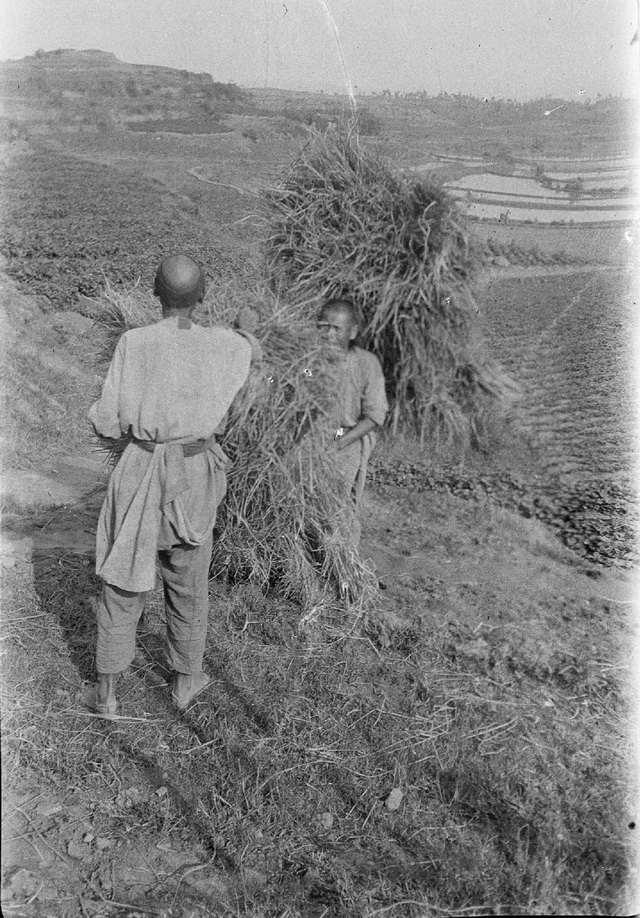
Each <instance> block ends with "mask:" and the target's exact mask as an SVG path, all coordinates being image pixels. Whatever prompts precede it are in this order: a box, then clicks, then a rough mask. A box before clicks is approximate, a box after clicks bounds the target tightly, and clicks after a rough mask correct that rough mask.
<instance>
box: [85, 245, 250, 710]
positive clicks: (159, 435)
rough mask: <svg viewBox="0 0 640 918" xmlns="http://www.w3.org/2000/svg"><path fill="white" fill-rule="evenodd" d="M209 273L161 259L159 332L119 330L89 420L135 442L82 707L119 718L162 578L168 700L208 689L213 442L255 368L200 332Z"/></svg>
mask: <svg viewBox="0 0 640 918" xmlns="http://www.w3.org/2000/svg"><path fill="white" fill-rule="evenodd" d="M204 287H205V285H204V274H203V273H202V270H201V269H200V267H199V266H198V265H197V264H196V263H195V262H194V261H193V260H192V259H191V258H189V257H188V256H186V255H181V254H180V255H171V256H169V257H167V258H165V259H164V260H163V261H162V262H161V264H160V266H159V268H158V271H157V274H156V279H155V285H154V294H155V296H156V297H158V299H159V300H160V304H161V306H162V319H161V320H160V321H159V322H157V323H156V324H155V325H150V326H146V327H143V328H135V329H131V330H130V331H127V332H125V333H124V334H123V336H122V337H121V339H120V341H119V342H118V345H117V347H116V350H115V353H114V355H113V359H112V361H111V365H110V367H109V371H108V373H107V377H106V380H105V383H104V386H103V389H102V394H101V396H100V398H99V399H98V401H97V402H95V404H94V405H93V406H92V407H91V409H90V412H89V418H90V420H91V422H92V424H93V427H94V430H95V432H96V433H97V434H98V435H99V436H102V437H110V438H117V437H122V436H130V437H131V438H132V440H131V442H130V443H129V444H128V446H127V447H126V449H125V451H124V453H123V455H122V458H121V459H120V461H119V463H118V465H117V466H116V468H115V469H114V471H113V474H112V476H111V479H110V481H109V487H108V491H107V496H106V498H105V501H104V504H103V507H102V511H101V514H100V519H99V522H98V532H97V548H96V573H97V574H98V576H99V577H100V578H102V580H103V581H104V584H103V589H102V596H101V600H100V603H99V607H98V614H97V617H98V641H97V652H96V669H97V671H98V681H97V684H96V685H94V686H91V687H90V689H89V690H88V692H87V695H86V697H85V701H86V703H87V705H88V706H89V707H90V708H91V709H92V710H93V711H95V712H96V713H98V714H102V715H105V716H111V715H114V714H115V713H116V711H117V699H116V680H117V675H118V673H120V672H123V671H124V670H126V669H127V668H128V667H129V665H130V664H131V662H132V661H133V658H134V654H135V638H136V628H137V625H138V621H139V619H140V616H141V614H142V611H143V609H144V604H145V598H146V595H145V594H146V593H147V592H148V591H149V590H152V589H153V588H154V586H155V581H156V559H159V561H160V569H161V573H162V579H163V583H164V599H165V612H166V626H167V643H168V652H169V663H170V665H171V667H172V669H173V670H174V672H175V676H174V681H173V692H172V697H173V700H174V703H175V705H176V707H177V708H178V709H179V710H184V709H186V707H187V706H188V705H189V704H190V703H191V701H193V699H194V698H195V697H196V696H197V695H199V694H200V692H202V691H203V690H204V689H205V688H206V687H207V684H208V683H209V677H208V676H207V675H206V673H204V672H203V669H202V660H203V654H204V647H205V639H206V633H207V617H208V611H209V599H208V571H209V563H210V559H211V548H212V533H213V527H214V524H215V519H216V512H217V508H218V506H219V504H220V501H221V500H222V498H223V497H224V495H225V492H226V475H225V465H226V463H227V457H226V456H225V454H224V453H223V451H222V449H221V448H220V446H219V445H218V444H217V442H216V438H215V432H216V429H217V428H219V427H220V425H221V422H222V421H223V419H224V417H225V415H226V413H227V411H228V409H229V407H230V405H231V403H232V401H233V399H234V397H235V395H236V394H237V392H238V391H239V390H240V388H241V387H242V386H243V384H244V383H245V381H246V379H247V377H248V373H249V363H250V358H251V346H250V344H249V343H248V341H247V340H245V338H244V337H242V336H241V335H239V334H237V333H236V332H234V331H231V330H229V329H225V328H218V327H213V328H203V327H200V326H198V325H194V324H193V322H192V315H193V312H194V309H195V307H196V305H197V304H198V303H200V302H202V300H203V298H204Z"/></svg>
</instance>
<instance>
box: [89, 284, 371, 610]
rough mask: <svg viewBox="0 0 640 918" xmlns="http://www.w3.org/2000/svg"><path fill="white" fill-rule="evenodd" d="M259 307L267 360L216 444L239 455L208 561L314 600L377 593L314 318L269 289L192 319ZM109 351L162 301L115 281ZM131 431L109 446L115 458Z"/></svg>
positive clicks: (214, 305)
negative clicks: (359, 543) (122, 288)
mask: <svg viewBox="0 0 640 918" xmlns="http://www.w3.org/2000/svg"><path fill="white" fill-rule="evenodd" d="M241 305H244V306H245V307H246V306H247V305H249V306H251V307H252V308H253V311H254V313H258V325H257V328H256V330H255V333H256V335H257V336H258V338H259V340H260V343H261V346H262V350H263V359H262V363H261V364H260V365H259V366H254V367H253V369H252V373H251V378H250V380H249V383H248V384H247V385H246V386H245V388H244V389H243V390H242V391H241V392H240V393H239V395H238V397H237V398H236V399H235V401H234V403H233V405H232V407H231V409H230V412H229V416H228V423H227V426H226V431H225V433H224V435H223V436H222V437H221V438H220V443H221V446H222V448H223V449H224V451H225V452H226V453H227V455H228V456H229V457H230V458H231V459H232V460H233V465H232V466H231V468H230V470H229V473H228V483H229V487H228V493H227V497H226V499H225V502H224V504H223V506H222V508H221V510H220V513H219V517H218V522H217V524H216V532H215V538H214V552H213V559H212V571H213V573H214V575H217V576H224V577H227V578H229V579H232V580H234V579H242V580H246V581H249V582H251V583H254V584H256V585H257V586H258V587H260V589H262V590H266V589H268V588H269V587H274V586H276V587H278V588H279V589H280V590H281V591H282V592H283V593H284V594H285V595H287V596H290V597H292V598H295V599H297V600H299V601H301V602H302V603H303V604H304V605H305V606H307V607H311V606H314V605H317V604H319V603H321V602H327V601H330V600H331V599H332V598H333V597H337V596H341V597H343V598H344V597H346V598H348V599H349V600H351V602H352V603H356V602H360V601H362V600H364V599H365V598H366V597H367V596H370V595H373V593H374V592H375V590H376V583H375V579H374V577H373V574H372V572H371V571H370V570H369V569H368V568H367V567H366V566H365V565H363V563H362V562H361V561H360V559H359V557H358V553H357V551H355V550H354V548H353V546H352V541H351V538H350V533H351V531H352V526H353V508H352V506H351V504H350V502H349V501H348V500H345V499H344V495H343V491H344V489H343V487H342V482H341V480H340V477H339V475H338V473H337V472H336V470H335V463H334V460H333V455H332V453H333V444H332V440H331V436H330V430H329V426H328V423H327V422H326V418H327V415H328V413H329V411H330V409H331V407H332V406H334V405H335V397H336V396H335V391H334V390H335V383H334V379H335V375H336V374H335V372H334V363H333V361H334V359H335V358H333V357H332V355H331V354H327V353H326V351H323V350H321V348H320V346H319V342H318V337H317V333H316V330H315V327H314V326H313V324H311V323H310V322H308V321H307V320H305V319H304V317H302V316H301V315H300V313H299V311H298V312H296V313H295V314H291V313H290V311H288V310H287V309H286V308H283V307H281V306H279V304H278V303H277V302H276V301H275V300H274V298H273V296H272V295H271V294H269V293H268V292H267V291H260V292H256V293H254V294H253V295H250V294H246V293H245V294H244V295H243V296H242V297H240V296H239V294H238V292H237V291H236V292H235V293H234V291H232V290H227V291H222V293H220V291H218V292H217V293H216V294H215V296H214V297H211V296H209V295H208V296H207V298H206V299H205V303H204V305H203V307H202V308H201V309H199V310H198V312H197V313H196V316H195V319H196V321H198V322H200V323H201V324H203V325H211V324H226V325H229V324H232V320H233V317H234V315H235V314H236V313H237V311H238V308H239V306H241ZM92 314H93V317H94V318H95V319H96V321H97V322H98V323H99V324H100V326H101V327H102V328H103V329H104V332H105V334H104V344H103V348H102V357H103V359H104V358H110V356H111V354H112V353H113V351H114V349H115V345H116V343H117V341H118V339H119V337H120V335H121V334H122V332H124V331H126V330H127V329H129V328H134V327H137V326H140V325H148V324H150V323H152V322H156V321H158V320H159V319H160V318H161V316H160V310H159V307H158V301H157V300H156V299H154V298H153V297H152V296H151V295H150V294H146V293H143V292H141V291H139V290H133V291H128V292H126V293H121V292H118V291H117V290H114V289H113V288H112V287H110V286H109V285H108V284H107V286H106V288H105V290H104V291H103V293H102V295H101V296H100V298H99V299H97V300H96V301H95V302H94V306H93V309H92ZM125 446H126V441H109V442H108V443H107V444H106V447H107V449H108V453H109V456H110V460H111V462H112V463H114V462H116V461H117V460H118V458H119V456H120V455H121V453H122V450H123V449H124V447H125Z"/></svg>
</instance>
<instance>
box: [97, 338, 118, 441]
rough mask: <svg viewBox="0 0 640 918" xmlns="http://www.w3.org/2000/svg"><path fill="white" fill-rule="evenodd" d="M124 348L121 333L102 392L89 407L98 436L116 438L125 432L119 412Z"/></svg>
mask: <svg viewBox="0 0 640 918" xmlns="http://www.w3.org/2000/svg"><path fill="white" fill-rule="evenodd" d="M125 348H126V341H125V336H124V335H123V336H122V338H120V341H119V342H118V345H117V347H116V350H115V353H114V355H113V357H112V359H111V363H110V364H109V370H108V372H107V378H106V379H105V381H104V385H103V386H102V394H101V395H100V398H99V399H98V401H97V402H94V403H93V405H92V406H91V408H90V409H89V420H90V421H91V423H92V425H93V429H94V430H95V432H96V433H97V434H98V436H99V437H111V438H112V439H117V438H118V437H121V436H122V435H123V434H124V433H126V431H123V430H122V429H121V426H120V412H119V403H120V386H121V382H122V366H123V363H124V353H125Z"/></svg>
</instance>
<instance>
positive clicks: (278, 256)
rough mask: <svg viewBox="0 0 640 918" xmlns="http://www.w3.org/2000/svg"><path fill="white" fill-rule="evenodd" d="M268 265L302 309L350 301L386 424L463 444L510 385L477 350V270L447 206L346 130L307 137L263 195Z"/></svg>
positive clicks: (443, 197) (437, 192)
mask: <svg viewBox="0 0 640 918" xmlns="http://www.w3.org/2000/svg"><path fill="white" fill-rule="evenodd" d="M267 203H268V210H269V220H270V227H271V229H270V233H269V236H268V240H267V267H268V272H269V275H270V278H271V282H272V285H273V287H274V289H277V290H278V291H279V293H280V294H281V295H282V296H285V297H286V298H287V299H288V300H289V301H290V302H293V303H297V304H299V306H300V308H301V311H302V312H303V313H304V312H307V313H308V312H310V311H313V310H316V309H317V305H318V303H320V302H322V301H323V300H325V299H326V298H328V297H348V298H350V299H351V300H353V301H354V303H355V304H356V306H357V308H358V309H359V311H360V315H361V318H362V339H363V341H362V343H363V345H364V347H366V348H368V349H370V350H372V351H373V352H374V353H376V354H377V355H378V357H379V358H380V360H381V362H382V365H383V369H384V373H385V378H386V381H387V387H388V392H389V395H390V396H391V398H392V404H393V412H392V425H393V428H394V430H395V429H396V428H397V427H398V425H399V424H401V425H402V426H404V427H408V428H409V429H410V430H414V431H417V433H418V435H419V436H420V439H421V442H422V441H424V439H425V437H427V436H429V437H430V439H431V440H432V441H434V440H436V441H437V440H440V441H441V442H449V443H450V442H452V441H455V442H456V443H458V444H460V445H462V446H466V445H467V444H469V443H471V444H473V443H474V442H478V441H479V440H480V438H481V436H482V419H483V414H484V412H485V410H486V409H487V407H488V406H489V405H490V404H491V403H492V402H493V401H495V400H496V399H500V398H501V397H502V396H503V395H504V394H505V393H506V391H507V389H508V388H509V384H508V380H507V378H506V377H505V375H504V374H503V372H502V371H501V370H500V369H499V368H498V367H497V366H496V365H495V364H494V363H492V361H491V360H490V359H489V358H488V356H487V355H486V353H485V352H484V350H483V347H482V344H481V341H480V336H479V333H478V324H477V318H476V314H477V307H476V305H475V302H474V293H475V289H476V288H475V282H476V279H477V277H478V275H479V269H480V268H481V266H482V259H481V255H480V252H479V250H478V248H477V246H476V245H474V243H473V242H472V239H471V238H470V235H469V233H468V231H467V228H466V226H465V221H464V218H463V216H462V214H461V213H460V212H459V210H458V208H457V206H456V204H455V202H454V201H453V200H452V199H451V198H450V197H449V196H448V195H447V194H446V192H445V191H444V190H443V189H442V188H440V187H438V186H437V185H435V184H433V183H430V182H428V181H419V180H416V179H415V178H413V179H408V178H404V177H400V176H397V175H395V174H394V173H393V172H392V171H391V169H390V168H389V166H388V165H387V164H386V163H385V162H383V161H382V160H381V159H380V158H379V157H378V156H376V155H374V154H372V153H369V152H366V151H365V150H363V149H362V147H361V146H360V143H359V140H358V137H357V134H356V133H355V132H354V131H353V130H350V129H349V128H348V127H347V128H339V129H333V130H329V131H327V132H325V133H324V134H322V135H321V134H318V133H316V134H315V137H314V139H313V142H311V143H310V144H309V145H308V146H307V147H306V148H305V149H304V150H303V151H302V152H301V154H300V156H299V157H298V159H297V160H296V161H295V162H294V163H293V165H292V166H291V167H290V169H289V170H288V172H287V173H286V175H285V177H284V179H283V181H282V183H281V185H280V187H279V188H277V189H276V190H273V191H270V192H269V193H268V194H267Z"/></svg>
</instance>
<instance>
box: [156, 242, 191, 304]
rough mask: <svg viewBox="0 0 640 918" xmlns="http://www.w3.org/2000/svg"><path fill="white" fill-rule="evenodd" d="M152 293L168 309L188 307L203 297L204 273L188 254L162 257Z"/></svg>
mask: <svg viewBox="0 0 640 918" xmlns="http://www.w3.org/2000/svg"><path fill="white" fill-rule="evenodd" d="M153 292H154V294H155V295H156V296H157V297H159V298H160V302H161V303H162V305H163V306H165V307H167V308H170V309H189V308H190V307H192V306H195V305H196V303H200V302H202V300H203V299H204V274H203V272H202V269H201V268H200V266H199V265H198V264H196V262H195V261H194V260H193V259H192V258H189V256H188V255H169V256H168V257H167V258H163V260H162V261H161V262H160V265H159V267H158V270H157V272H156V280H155V284H154V285H153Z"/></svg>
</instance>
